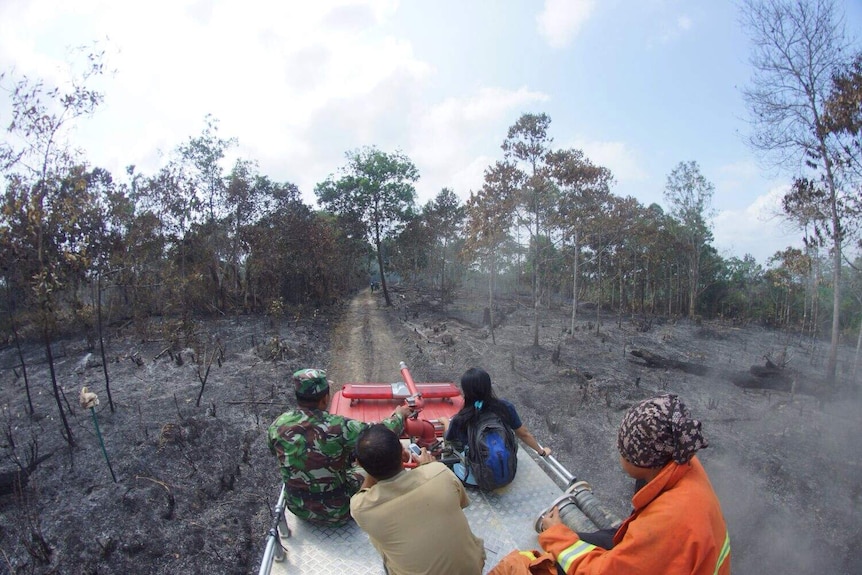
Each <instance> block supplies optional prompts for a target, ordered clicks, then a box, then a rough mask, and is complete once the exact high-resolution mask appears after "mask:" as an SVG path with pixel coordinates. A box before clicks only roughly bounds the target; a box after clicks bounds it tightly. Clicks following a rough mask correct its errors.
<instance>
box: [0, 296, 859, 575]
mask: <svg viewBox="0 0 862 575" xmlns="http://www.w3.org/2000/svg"><path fill="white" fill-rule="evenodd" d="M393 295H394V297H393V302H394V305H393V306H392V307H391V308H386V307H385V306H384V305H383V298H382V295H381V294H380V293H379V292H377V293H375V294H373V295H372V294H371V293H369V292H368V291H365V292H363V293H361V294H360V295H359V296H358V297H357V298H356V299H354V300H353V301H352V302H350V303H349V304H345V305H344V306H342V307H338V308H334V309H331V310H306V311H304V312H297V313H294V314H291V316H290V317H284V318H281V319H280V320H279V321H277V322H275V321H271V320H270V319H267V318H263V319H261V318H248V317H237V318H231V319H224V320H220V321H211V322H201V323H200V324H199V326H198V327H199V331H200V335H201V337H202V339H207V340H209V341H216V338H217V340H218V341H219V345H220V347H221V349H222V353H221V354H220V357H219V358H218V359H217V360H216V361H214V362H213V364H212V367H211V370H210V374H209V376H208V378H207V384H206V387H205V389H204V391H203V394H202V397H201V401H200V404H199V405H198V404H197V397H198V394H199V392H200V387H201V384H200V378H199V368H200V367H201V365H199V363H198V362H204V359H203V358H201V357H196V356H195V353H194V352H193V351H192V350H178V351H171V352H170V353H163V352H164V350H165V342H163V341H160V340H159V338H158V337H157V336H155V335H153V334H155V333H157V330H155V329H149V330H147V329H139V330H137V331H131V328H130V327H125V328H123V329H117V328H115V329H113V330H112V331H111V337H110V339H109V341H108V358H109V360H108V372H109V375H110V386H111V394H112V397H113V400H114V404H115V405H114V407H115V409H114V411H113V412H112V411H111V409H110V408H109V405H108V399H107V396H106V393H105V381H104V375H103V372H102V368H101V365H100V361H98V360H97V357H98V354H96V353H95V352H94V351H93V350H91V349H89V348H88V346H87V340H86V338H83V337H82V338H80V340H75V339H68V340H64V341H60V342H57V344H56V346H55V355H56V356H57V373H58V381H59V383H60V384H61V385H62V387H63V389H64V393H65V400H64V402H65V403H64V408H66V409H68V410H69V414H68V417H69V419H70V423H71V426H72V430H73V433H74V437H75V441H76V446H75V447H74V448H72V449H69V448H68V447H67V446H66V444H65V441H64V440H63V438H62V437H61V434H60V430H61V424H60V421H59V418H58V415H57V406H56V403H55V401H54V398H53V395H52V393H51V391H50V379H49V376H48V371H47V365H46V363H45V361H44V354H43V352H42V350H41V348H40V347H39V346H38V345H32V346H27V347H26V348H25V357H26V360H27V365H28V372H27V374H28V380H29V381H30V385H31V387H32V390H33V393H34V405H35V408H36V413H35V415H34V416H33V417H28V416H27V415H26V398H25V395H24V383H23V377H22V375H23V374H22V372H21V370H20V369H13V367H14V366H15V365H16V364H17V355H16V351H15V349H14V347H8V348H5V349H2V350H0V366H2V367H3V370H2V372H0V378H2V379H0V382H2V383H0V385H2V387H0V405H2V406H3V415H2V417H3V419H2V424H3V430H4V434H3V436H2V438H0V448H2V452H0V454H2V459H0V473H7V474H8V473H11V472H13V471H16V470H17V469H18V465H17V464H16V462H15V458H17V461H18V463H20V464H21V465H22V466H24V467H26V466H27V464H28V462H31V461H36V460H39V463H38V465H36V466H35V468H34V469H33V470H32V472H30V473H29V475H28V476H27V478H26V479H27V480H26V485H24V487H23V489H19V490H16V491H15V492H14V493H9V494H5V495H2V496H0V551H2V557H0V573H3V572H11V573H38V574H42V573H74V574H77V573H127V574H132V575H134V574H144V573H146V574H153V573H157V574H169V573H170V574H174V573H204V572H206V573H216V574H219V573H224V574H229V573H230V574H232V573H237V574H239V573H252V572H256V571H257V567H258V563H259V561H260V558H261V554H262V552H263V545H264V538H265V534H266V530H267V528H268V526H269V522H270V516H269V510H270V508H271V506H272V505H273V504H274V502H275V501H274V500H275V498H276V496H277V494H278V481H279V480H278V474H277V470H276V465H275V460H274V458H273V457H272V455H271V454H270V453H269V451H268V450H267V448H266V445H265V442H264V431H265V429H266V426H267V425H268V424H269V423H270V422H271V421H272V420H273V419H274V418H275V417H276V416H277V415H278V414H279V413H281V412H282V411H284V410H285V409H286V408H288V407H289V406H291V405H292V398H291V395H292V394H291V392H290V388H289V387H288V386H287V385H286V375H287V374H289V373H291V372H292V371H293V370H295V369H298V368H301V367H310V366H317V367H326V368H327V369H329V370H330V375H331V376H332V379H333V380H334V383H335V385H336V386H337V385H340V384H342V383H345V382H347V381H361V380H364V379H376V380H382V381H395V380H397V379H398V378H399V373H398V361H400V360H404V361H406V362H407V364H408V365H409V366H410V368H411V372H412V374H413V376H414V377H415V378H416V379H417V381H421V380H435V381H440V380H455V381H457V378H458V377H459V376H460V374H461V373H462V372H463V371H464V370H465V369H466V368H467V367H471V366H474V365H476V366H482V367H484V368H485V369H487V370H488V371H489V373H491V376H492V378H493V379H494V382H495V389H496V390H497V392H498V394H499V395H500V396H503V397H506V398H509V399H510V400H512V401H513V402H514V403H515V404H516V405H517V407H518V410H519V413H520V414H521V415H522V417H523V419H524V421H525V423H526V424H527V425H528V426H529V427H530V429H531V430H532V431H533V432H534V434H535V435H536V437H537V438H538V439H539V440H540V441H541V442H542V443H544V444H547V445H549V446H550V447H551V448H552V449H553V450H554V454H555V455H556V456H557V458H558V459H559V460H560V461H561V462H562V463H563V464H564V465H566V466H567V467H568V468H569V469H570V470H571V471H572V472H573V473H574V474H575V475H577V476H578V477H579V478H581V479H585V480H587V481H588V482H589V483H590V484H591V485H592V486H593V488H594V491H595V493H596V495H597V496H599V497H600V498H601V499H602V500H603V501H604V502H605V503H606V504H607V505H608V506H609V507H610V508H611V509H613V510H614V511H615V512H617V513H618V514H619V515H625V514H626V513H627V512H628V509H629V505H630V503H629V498H630V495H631V487H632V486H631V481H630V480H628V479H627V478H626V477H625V476H624V475H623V473H622V471H620V469H619V465H618V462H617V456H616V453H615V432H616V427H617V425H618V423H619V420H620V418H621V416H622V413H623V412H624V410H625V409H626V408H627V407H629V406H630V405H632V404H633V403H634V402H636V401H638V400H639V399H642V398H645V397H648V396H651V395H654V394H657V393H661V392H674V393H678V394H679V395H680V396H681V397H682V398H683V399H684V400H685V401H686V403H687V404H688V406H689V408H690V409H691V411H692V412H693V414H694V415H695V417H698V418H699V419H701V420H702V421H703V424H704V431H705V433H706V434H707V438H708V440H709V442H710V447H709V448H708V449H706V450H704V451H703V452H702V455H701V459H702V461H703V463H704V465H705V467H706V469H707V471H708V473H709V474H710V476H711V478H712V481H713V484H714V486H715V488H716V491H717V492H718V494H719V497H720V499H721V502H722V505H723V508H724V512H725V515H726V517H727V522H728V526H729V528H730V533H731V540H732V550H733V565H734V572H736V573H757V572H760V571H763V570H765V569H766V568H770V569H774V570H776V571H777V572H785V573H820V572H832V573H858V572H860V571H862V551H859V548H858V546H857V545H856V541H857V540H858V539H859V537H860V536H862V520H860V519H862V517H860V515H862V512H860V498H862V479H860V472H862V445H860V441H859V437H860V432H862V415H860V407H862V401H860V399H859V397H858V395H857V394H856V393H855V390H856V389H857V386H854V385H850V384H848V383H846V382H844V383H843V384H842V385H841V386H839V387H838V388H837V389H824V388H822V386H821V385H820V384H819V383H818V382H819V377H820V374H821V373H822V371H823V367H822V365H821V364H822V361H823V359H824V356H825V353H826V346H825V344H823V343H821V342H815V341H811V340H807V339H802V338H800V337H799V336H798V335H794V334H786V333H782V332H775V331H769V330H766V329H762V328H759V327H756V326H745V327H739V326H730V325H725V324H721V323H715V322H704V323H703V324H702V325H697V324H695V323H691V322H688V321H684V320H680V321H669V320H662V319H660V318H653V319H651V320H648V321H647V320H644V318H628V317H626V318H618V317H617V316H615V315H614V316H611V315H603V316H602V318H601V321H602V323H601V325H599V326H598V328H597V319H596V311H595V309H593V310H579V315H578V318H577V320H576V326H575V327H576V329H575V330H574V331H573V332H571V330H570V326H571V308H570V307H566V306H562V307H560V308H559V309H551V310H543V311H542V324H541V330H540V346H539V347H538V348H534V347H533V346H532V309H531V308H530V307H529V306H526V305H523V304H522V303H520V302H519V301H517V300H504V301H501V302H499V305H500V308H499V310H498V312H497V319H498V320H499V322H500V323H499V325H498V327H497V328H496V329H495V331H494V334H493V338H492V335H491V333H490V332H489V330H488V329H487V327H483V325H482V319H483V311H484V305H485V304H484V300H483V296H482V295H481V294H475V293H473V294H470V293H462V294H459V297H457V298H456V300H455V301H453V302H451V303H449V304H447V305H443V304H442V303H441V302H440V301H439V300H438V299H435V297H434V296H433V295H432V294H430V293H428V292H423V291H418V290H415V289H406V288H405V289H402V290H399V291H397V292H396V293H394V294H393ZM150 332H151V333H150ZM204 336H205V337H204ZM632 350H646V351H648V352H651V353H653V354H658V355H661V356H662V357H665V358H669V359H672V360H676V361H680V362H686V363H691V364H697V365H703V366H707V367H708V368H709V369H708V371H707V372H706V375H696V374H691V373H686V372H685V371H681V370H679V369H655V368H649V367H645V366H644V365H643V364H642V362H640V361H638V360H637V358H635V357H634V356H633V355H632V354H631V351H632ZM198 353H199V354H200V352H198ZM781 355H783V357H784V361H785V362H786V364H787V367H786V369H787V370H788V373H792V374H793V379H794V380H795V381H797V383H798V384H799V385H797V386H796V387H795V389H796V391H797V392H796V393H791V392H784V391H775V390H764V389H757V388H750V389H747V388H742V387H739V386H737V385H734V383H733V382H732V378H731V377H730V376H731V375H732V374H734V373H737V374H738V373H746V372H747V371H748V368H749V367H750V366H751V365H763V363H764V357H767V356H768V357H770V358H773V359H775V358H777V357H779V356H781ZM851 356H852V350H850V349H842V359H844V360H845V361H844V363H842V365H847V364H849V360H848V359H847V358H850V357H851ZM195 360H197V362H196V361H195ZM846 378H847V375H846V374H845V376H844V377H843V379H846ZM83 386H88V387H89V388H90V389H91V390H92V391H95V392H97V393H98V394H99V397H100V400H101V403H100V405H99V406H98V407H97V408H95V421H97V422H98V425H99V428H100V431H101V434H102V436H103V438H104V445H105V453H107V456H108V460H109V461H110V464H111V466H110V468H109V466H108V464H107V462H106V460H105V456H104V454H103V452H102V450H101V447H100V443H99V438H98V436H97V434H96V431H95V425H94V417H93V415H94V414H93V412H91V411H90V410H85V409H82V408H80V407H79V406H78V405H77V396H78V392H79V391H80V389H81V387H83ZM800 390H803V391H805V393H801V392H800ZM827 391H828V392H829V393H826V392H827ZM812 393H813V394H812ZM112 472H113V476H114V477H116V481H114V480H113V477H112ZM7 477H8V475H7ZM534 519H535V518H524V520H525V521H530V522H532V521H533V520H534Z"/></svg>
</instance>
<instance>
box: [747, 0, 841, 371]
mask: <svg viewBox="0 0 862 575" xmlns="http://www.w3.org/2000/svg"><path fill="white" fill-rule="evenodd" d="M742 21H743V24H744V26H745V27H746V29H747V30H748V32H749V35H750V37H751V41H752V52H751V63H752V66H753V67H754V77H753V79H752V83H751V85H750V86H749V87H747V88H746V89H745V90H744V92H743V94H744V96H745V100H746V103H747V105H748V108H749V111H750V113H751V124H752V127H753V133H752V136H751V138H750V144H751V146H752V147H753V148H754V149H756V150H758V151H761V152H763V153H764V158H766V159H768V160H769V161H770V162H772V163H773V164H774V165H775V166H778V167H780V168H783V169H786V170H789V171H790V172H791V174H792V175H793V176H794V177H804V176H806V175H810V174H812V173H813V174H815V175H816V177H817V178H818V179H819V180H820V182H821V184H822V187H823V189H824V190H825V194H826V201H825V204H826V207H827V213H826V214H824V217H825V219H824V220H823V221H820V222H818V223H819V224H820V225H821V226H823V228H824V229H825V234H826V235H827V237H828V239H829V240H830V243H831V247H832V257H833V262H834V265H833V271H832V281H833V309H832V342H831V347H830V351H829V361H828V364H827V374H826V375H827V378H828V379H829V380H830V381H833V382H834V381H835V370H836V365H837V358H838V340H839V335H840V327H841V324H840V303H841V293H840V291H841V290H840V283H841V251H842V245H843V241H844V238H845V234H844V231H843V228H844V226H843V219H844V218H845V217H846V214H844V213H842V209H841V206H842V200H843V197H844V196H845V195H846V194H847V193H848V192H847V191H846V190H843V189H842V188H841V187H840V186H839V178H838V175H837V174H836V170H837V169H839V166H836V164H835V162H834V158H835V153H836V148H837V147H838V146H837V145H836V143H835V142H834V139H833V138H832V137H831V136H830V133H829V131H828V130H827V129H826V126H825V122H824V119H825V118H824V115H825V104H826V100H827V98H828V95H829V90H830V87H831V79H832V75H833V74H834V73H835V72H837V71H838V70H841V69H843V68H844V67H845V63H846V58H847V56H846V52H847V50H846V49H847V47H848V41H847V39H846V37H845V35H844V27H843V19H842V17H841V16H840V15H839V14H838V11H837V9H836V5H835V1H834V0H811V1H806V0H745V1H744V2H743V4H742ZM788 215H789V216H790V217H791V218H792V219H796V220H797V221H798V217H796V215H795V214H792V213H790V214H788ZM804 223H811V222H807V221H806V222H804Z"/></svg>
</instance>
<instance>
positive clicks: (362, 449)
mask: <svg viewBox="0 0 862 575" xmlns="http://www.w3.org/2000/svg"><path fill="white" fill-rule="evenodd" d="M401 452H402V447H401V441H400V440H399V439H398V436H397V435H395V432H393V431H392V430H391V429H389V428H388V427H386V426H385V425H383V424H382V423H376V424H374V425H372V426H370V427H369V428H367V429H366V430H365V431H363V432H362V433H361V434H359V439H358V440H357V442H356V461H357V462H358V463H359V465H361V466H362V468H363V469H364V470H365V471H366V472H367V473H368V474H369V475H371V477H373V478H374V479H378V480H383V479H389V478H390V477H395V475H397V474H398V472H399V471H401V468H402V465H401Z"/></svg>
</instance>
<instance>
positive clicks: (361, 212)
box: [314, 147, 419, 306]
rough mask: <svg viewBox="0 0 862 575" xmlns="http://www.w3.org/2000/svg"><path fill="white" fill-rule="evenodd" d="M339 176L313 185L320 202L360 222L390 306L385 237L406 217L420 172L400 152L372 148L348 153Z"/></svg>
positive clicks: (389, 235)
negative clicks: (375, 257) (370, 247)
mask: <svg viewBox="0 0 862 575" xmlns="http://www.w3.org/2000/svg"><path fill="white" fill-rule="evenodd" d="M346 156H347V165H346V166H344V167H343V168H342V169H341V177H340V178H338V179H337V180H335V179H333V177H332V176H330V177H329V178H327V179H326V181H324V182H321V183H319V184H318V185H317V186H316V187H315V190H314V191H315V194H316V195H317V199H318V201H319V202H320V204H321V205H322V206H323V207H324V208H326V209H327V210H329V211H331V212H333V213H335V214H338V215H340V216H353V217H355V218H356V220H357V221H359V222H362V224H363V226H364V227H365V230H364V231H365V233H366V237H367V238H368V240H369V241H370V242H371V243H372V244H373V245H374V247H375V249H376V251H377V267H378V270H379V272H380V282H381V286H382V287H383V296H384V298H385V299H386V305H387V306H389V305H392V300H391V298H390V296H389V290H388V288H387V285H386V266H385V265H384V258H383V242H384V240H390V239H394V238H395V237H396V236H397V234H398V232H399V231H400V230H401V228H402V227H403V225H404V223H405V222H406V221H408V220H409V218H410V215H411V213H412V209H413V205H414V201H415V197H416V190H415V188H414V187H413V183H414V182H415V181H416V180H418V179H419V171H418V170H417V169H416V166H415V165H413V162H412V161H410V159H409V158H408V157H407V156H406V155H404V154H402V153H401V152H394V153H391V154H387V153H385V152H381V151H380V150H378V149H377V148H375V147H365V148H362V149H360V150H355V151H353V152H347V154H346Z"/></svg>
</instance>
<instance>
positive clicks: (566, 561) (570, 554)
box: [557, 541, 596, 573]
mask: <svg viewBox="0 0 862 575" xmlns="http://www.w3.org/2000/svg"><path fill="white" fill-rule="evenodd" d="M595 548H596V546H595V545H590V544H589V543H587V542H586V541H578V542H577V543H575V544H574V545H572V546H571V547H567V548H566V549H564V550H563V552H562V553H560V554H559V555H557V563H559V564H560V566H561V567H562V568H563V569H564V570H565V571H566V572H567V573H568V571H569V567H571V566H572V563H574V562H575V559H577V558H578V557H580V556H581V555H584V554H586V553H589V552H590V551H592V550H593V549H595Z"/></svg>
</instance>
